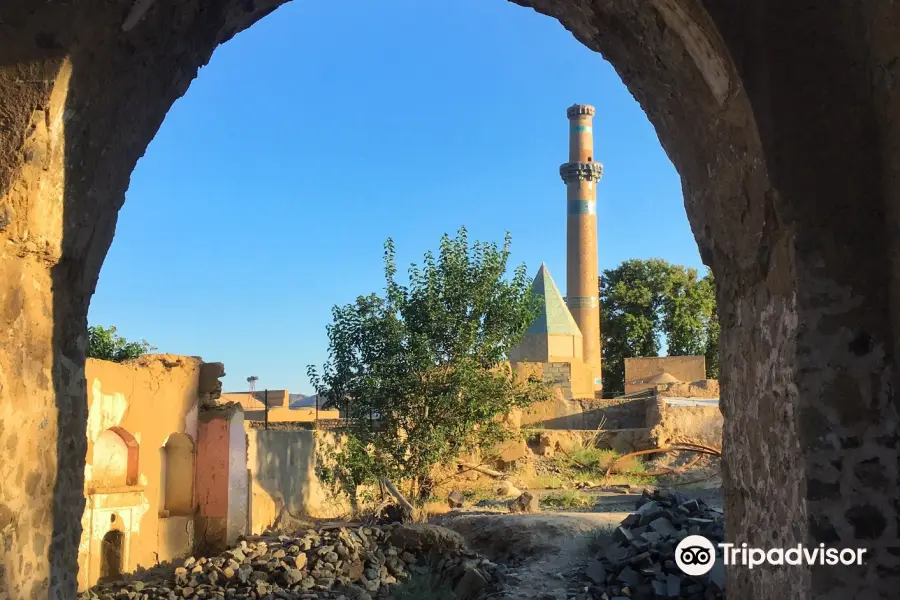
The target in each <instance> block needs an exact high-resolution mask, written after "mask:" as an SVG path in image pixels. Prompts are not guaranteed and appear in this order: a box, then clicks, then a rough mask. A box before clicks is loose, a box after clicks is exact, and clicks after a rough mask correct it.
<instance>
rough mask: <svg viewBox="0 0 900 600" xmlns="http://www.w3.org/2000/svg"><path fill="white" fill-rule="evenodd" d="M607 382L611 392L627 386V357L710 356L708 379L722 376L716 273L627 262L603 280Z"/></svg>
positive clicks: (665, 264)
mask: <svg viewBox="0 0 900 600" xmlns="http://www.w3.org/2000/svg"><path fill="white" fill-rule="evenodd" d="M599 287H600V304H601V319H602V327H601V331H602V336H601V337H602V343H603V382H604V388H605V389H606V390H607V391H610V392H621V391H623V390H624V384H625V359H626V358H631V357H636V356H658V355H659V350H660V348H661V345H662V342H663V341H665V343H666V346H667V350H668V353H669V355H671V356H684V355H698V354H700V355H705V356H706V358H707V365H706V366H707V377H718V371H719V361H718V340H719V324H718V320H717V315H716V301H715V281H714V280H713V276H712V273H707V274H706V275H705V276H704V277H702V278H698V274H697V270H696V269H689V268H686V267H683V266H681V265H672V264H670V263H668V262H667V261H665V260H661V259H657V258H654V259H649V260H640V259H632V260H626V261H624V262H623V263H622V264H620V265H619V266H618V267H616V268H615V269H609V270H606V271H604V272H603V276H602V277H601V278H600V282H599Z"/></svg>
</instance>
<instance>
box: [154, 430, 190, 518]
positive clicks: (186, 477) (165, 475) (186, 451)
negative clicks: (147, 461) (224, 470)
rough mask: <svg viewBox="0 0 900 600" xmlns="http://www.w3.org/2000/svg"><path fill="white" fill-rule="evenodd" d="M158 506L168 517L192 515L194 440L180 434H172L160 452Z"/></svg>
mask: <svg viewBox="0 0 900 600" xmlns="http://www.w3.org/2000/svg"><path fill="white" fill-rule="evenodd" d="M160 454H161V456H162V461H161V475H162V477H161V480H160V484H161V487H162V503H161V508H162V510H163V511H164V514H166V515H167V516H170V517H176V516H190V515H192V514H193V512H194V510H193V509H194V440H193V439H191V436H189V435H187V434H184V433H173V434H172V435H170V436H169V438H168V439H167V440H166V443H165V445H163V447H162V451H161V452H160Z"/></svg>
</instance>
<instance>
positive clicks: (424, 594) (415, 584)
mask: <svg viewBox="0 0 900 600" xmlns="http://www.w3.org/2000/svg"><path fill="white" fill-rule="evenodd" d="M388 600H457V597H456V594H454V593H453V592H452V591H450V590H449V589H447V584H445V583H441V581H440V579H439V578H438V577H436V576H434V575H413V576H412V577H410V578H409V579H407V580H406V581H404V582H402V583H400V584H398V585H397V586H395V587H394V589H393V590H391V595H390V596H388Z"/></svg>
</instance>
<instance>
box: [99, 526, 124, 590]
mask: <svg viewBox="0 0 900 600" xmlns="http://www.w3.org/2000/svg"><path fill="white" fill-rule="evenodd" d="M124 571H125V534H124V533H122V532H121V531H119V530H117V529H110V530H109V531H107V532H106V535H104V536H103V540H101V542H100V580H101V581H104V580H110V579H115V578H117V577H119V576H120V575H122V573H123V572H124Z"/></svg>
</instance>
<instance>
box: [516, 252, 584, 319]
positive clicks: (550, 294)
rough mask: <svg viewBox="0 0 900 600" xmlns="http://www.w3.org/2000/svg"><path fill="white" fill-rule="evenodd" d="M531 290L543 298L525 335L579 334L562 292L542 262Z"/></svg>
mask: <svg viewBox="0 0 900 600" xmlns="http://www.w3.org/2000/svg"><path fill="white" fill-rule="evenodd" d="M531 292H532V293H533V294H534V295H535V296H541V297H542V298H543V300H542V302H541V311H540V312H539V313H538V316H537V318H536V319H535V320H534V322H533V323H532V324H531V327H529V328H528V330H527V331H525V335H577V336H580V335H581V331H580V330H579V329H578V325H577V324H576V323H575V319H573V318H572V313H570V312H569V307H567V306H566V303H565V302H564V301H563V298H562V294H560V293H559V290H558V289H557V288H556V284H555V283H553V278H552V277H550V271H549V270H548V269H547V265H545V264H544V263H541V268H540V269H538V272H537V275H536V276H535V278H534V283H532V284H531Z"/></svg>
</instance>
